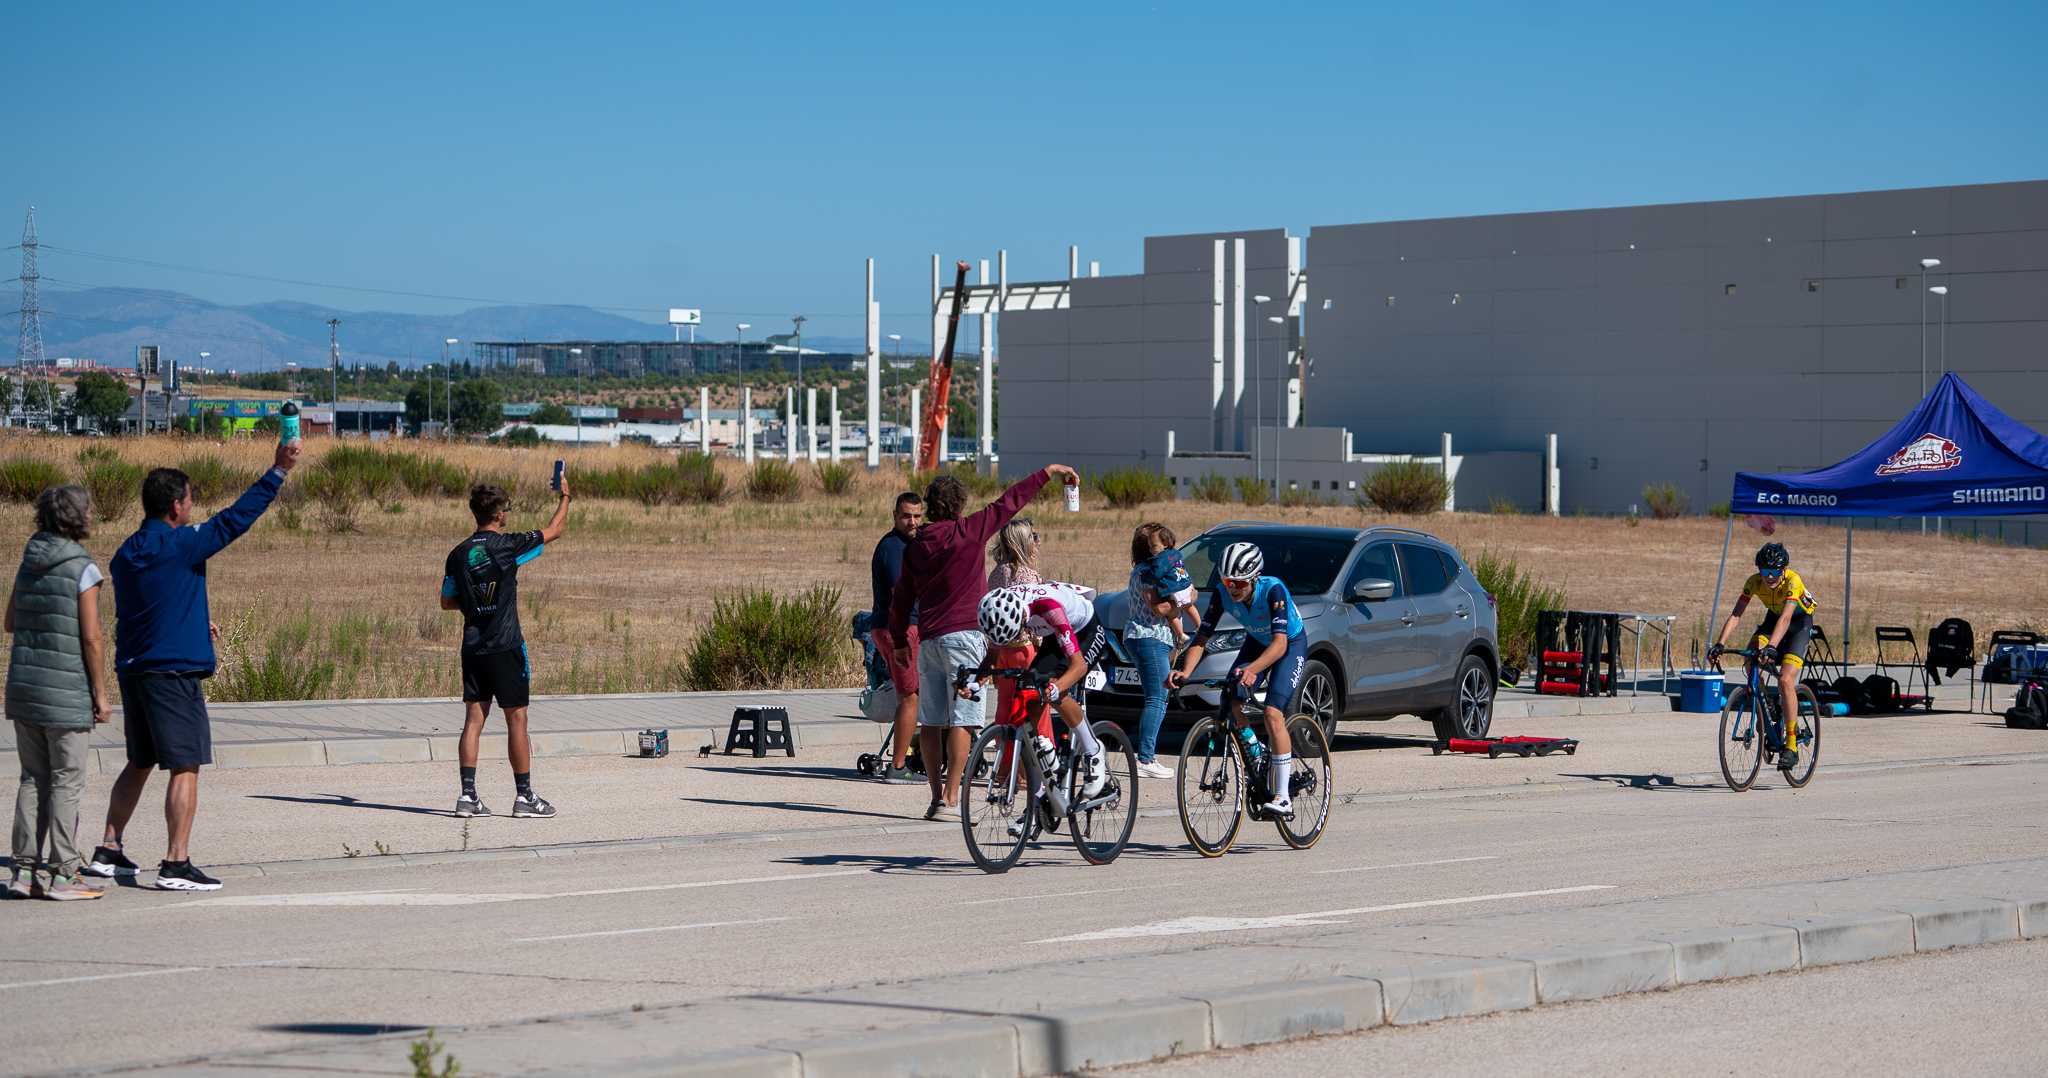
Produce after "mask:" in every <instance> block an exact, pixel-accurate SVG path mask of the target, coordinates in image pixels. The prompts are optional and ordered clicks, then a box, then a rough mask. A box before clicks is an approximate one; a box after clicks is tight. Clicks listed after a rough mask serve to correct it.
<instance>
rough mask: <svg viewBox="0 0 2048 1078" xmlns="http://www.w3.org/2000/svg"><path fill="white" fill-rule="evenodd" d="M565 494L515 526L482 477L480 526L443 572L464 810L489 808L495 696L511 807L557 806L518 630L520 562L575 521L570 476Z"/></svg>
mask: <svg viewBox="0 0 2048 1078" xmlns="http://www.w3.org/2000/svg"><path fill="white" fill-rule="evenodd" d="M559 490H560V493H561V502H560V503H559V504H557V505H556V506H555V516H554V519H553V520H550V521H548V524H547V527H545V528H542V529H540V530H539V531H530V532H517V533H508V532H507V531H506V530H505V510H506V508H507V507H509V506H510V505H511V504H512V498H511V496H510V495H508V494H506V493H505V491H504V488H502V487H497V486H493V485H491V484H489V483H480V484H478V485H476V486H475V487H472V488H470V491H469V512H470V515H471V516H473V517H475V518H476V533H475V534H473V535H471V536H470V537H469V538H467V539H464V540H463V541H462V543H461V544H460V545H458V546H457V547H456V548H455V549H454V550H451V551H449V552H448V559H447V561H446V562H445V563H444V564H443V566H442V568H443V570H444V573H443V575H442V577H441V609H443V610H460V611H462V705H463V716H462V739H461V740H460V741H458V742H457V743H456V755H457V756H458V757H459V759H460V767H461V769H462V770H461V777H462V793H461V794H460V795H458V796H457V797H456V799H455V815H457V816H489V815H490V814H491V810H490V809H488V808H486V807H484V803H483V799H482V798H481V797H479V796H477V792H476V761H477V756H478V754H479V752H480V750H481V748H482V741H483V736H484V720H485V719H487V718H489V717H490V714H491V701H492V700H494V699H495V700H496V701H497V702H498V707H499V708H500V709H501V710H503V711H504V712H505V755H506V756H508V757H509V758H510V759H511V762H512V786H513V796H512V815H514V816H526V817H537V818H542V819H545V818H547V817H549V816H553V815H554V814H555V806H553V805H551V804H549V803H548V802H547V800H546V799H545V798H543V797H541V796H540V795H538V794H536V793H534V792H533V742H532V740H531V739H529V738H528V737H527V734H526V706H527V700H528V698H529V695H530V694H529V692H528V690H529V688H530V687H531V684H532V677H533V671H532V667H531V666H530V665H529V664H528V663H527V661H526V638H525V637H524V636H523V635H521V634H520V632H519V567H520V566H522V565H525V564H526V563H527V562H530V561H532V560H533V559H535V558H538V557H540V556H541V553H542V552H543V551H545V550H547V548H548V545H549V544H550V543H553V542H555V541H557V540H559V539H560V538H561V537H562V533H563V532H564V531H565V530H567V528H568V526H569V478H568V476H566V475H564V476H562V480H561V486H560V487H559Z"/></svg>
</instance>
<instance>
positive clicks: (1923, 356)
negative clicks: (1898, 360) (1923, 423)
mask: <svg viewBox="0 0 2048 1078" xmlns="http://www.w3.org/2000/svg"><path fill="white" fill-rule="evenodd" d="M1939 265H1941V259H1939V258H1923V259H1921V260H1920V395H1921V396H1922V397H1925V396H1927V271H1928V270H1931V269H1933V268H1934V267H1936V266H1939ZM1923 530H1924V522H1923Z"/></svg>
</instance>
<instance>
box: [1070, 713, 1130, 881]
mask: <svg viewBox="0 0 2048 1078" xmlns="http://www.w3.org/2000/svg"><path fill="white" fill-rule="evenodd" d="M1093 725H1094V730H1095V740H1097V741H1100V742H1101V743H1102V759H1103V763H1104V764H1106V765H1107V766H1108V768H1109V782H1108V784H1107V785H1105V786H1103V787H1102V791H1101V792H1100V793H1097V794H1096V795H1095V796H1094V797H1092V798H1090V797H1083V796H1081V787H1082V784H1083V781H1084V780H1085V778H1086V776H1085V775H1083V774H1082V769H1081V768H1079V767H1076V768H1074V772H1073V774H1074V785H1073V792H1072V793H1071V794H1069V795H1068V798H1067V806H1068V807H1067V834H1068V835H1070V836H1072V838H1073V840H1074V848H1075V849H1076V850H1079V851H1081V858H1082V860H1084V861H1087V862H1088V863H1089V864H1091V865H1106V864H1108V863H1110V862H1111V861H1114V860H1116V856H1117V854H1120V853H1122V852H1124V844H1125V843H1128V842H1130V841H1131V829H1132V828H1134V827H1136V826H1138V754H1137V752H1135V751H1134V750H1132V748H1131V739H1130V737H1128V736H1127V735H1125V733H1124V732H1123V729H1122V728H1121V727H1118V726H1116V725H1114V724H1111V723H1106V722H1098V723H1095V724H1093Z"/></svg>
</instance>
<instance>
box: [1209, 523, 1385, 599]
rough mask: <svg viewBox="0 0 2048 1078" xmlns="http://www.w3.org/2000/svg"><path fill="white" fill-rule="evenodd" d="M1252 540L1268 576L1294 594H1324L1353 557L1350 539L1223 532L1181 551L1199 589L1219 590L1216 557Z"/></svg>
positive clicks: (1264, 571) (1264, 573)
mask: <svg viewBox="0 0 2048 1078" xmlns="http://www.w3.org/2000/svg"><path fill="white" fill-rule="evenodd" d="M1246 540H1250V541H1252V542H1255V543H1257V544H1258V545H1259V553H1261V554H1264V555H1265V556H1266V568H1265V569H1264V570H1263V575H1265V576H1277V577H1279V578H1280V582H1281V583H1282V584H1285V585H1287V591H1288V593H1289V594H1291V595H1321V594H1323V593H1324V592H1326V591H1329V590H1330V585H1332V584H1334V583H1336V581H1337V571H1338V570H1340V569H1342V568H1344V559H1345V558H1346V557H1348V556H1349V555H1350V554H1351V545H1352V544H1351V540H1350V539H1349V538H1348V537H1347V538H1323V537H1320V536H1302V535H1247V534H1245V533H1243V532H1237V533H1231V532H1224V533H1221V534H1218V535H1204V536H1202V537H1201V538H1199V539H1196V540H1194V541H1193V542H1191V543H1189V544H1188V545H1186V546H1184V547H1182V548H1181V550H1180V552H1181V557H1182V558H1184V559H1186V561H1187V563H1188V575H1189V576H1191V577H1193V578H1194V579H1195V585H1196V586H1197V587H1200V588H1205V589H1213V588H1215V587H1216V556H1217V555H1218V554H1221V553H1223V548H1224V547H1226V546H1229V545H1230V544H1232V543H1238V542H1244V541H1246Z"/></svg>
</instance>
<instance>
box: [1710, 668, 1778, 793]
mask: <svg viewBox="0 0 2048 1078" xmlns="http://www.w3.org/2000/svg"><path fill="white" fill-rule="evenodd" d="M1765 706H1768V705H1766V704H1762V703H1755V702H1753V701H1751V700H1750V695H1749V690H1748V689H1746V688H1744V689H1737V690H1735V691H1734V692H1732V693H1729V694H1728V702H1727V703H1726V704H1724V705H1722V707H1721V734H1720V748H1721V777H1722V778H1724V779H1726V780H1728V788H1729V789H1731V790H1734V791H1735V792H1736V793H1741V792H1742V791H1744V790H1747V789H1749V788H1750V787H1751V786H1754V785H1756V775H1757V772H1758V771H1761V770H1763V766H1764V733H1763V723H1762V721H1761V720H1762V718H1763V716H1762V715H1761V714H1759V712H1758V709H1759V708H1761V707H1765Z"/></svg>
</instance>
